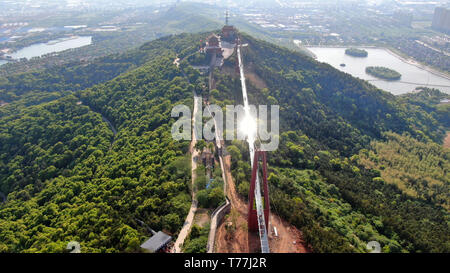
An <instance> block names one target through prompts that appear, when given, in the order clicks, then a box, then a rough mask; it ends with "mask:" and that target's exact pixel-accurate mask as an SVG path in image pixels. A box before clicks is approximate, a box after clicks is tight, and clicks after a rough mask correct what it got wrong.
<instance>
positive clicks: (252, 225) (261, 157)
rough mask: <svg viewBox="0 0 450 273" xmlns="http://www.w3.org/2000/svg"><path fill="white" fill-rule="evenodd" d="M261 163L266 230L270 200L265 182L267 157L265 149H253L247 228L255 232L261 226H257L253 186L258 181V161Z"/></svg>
mask: <svg viewBox="0 0 450 273" xmlns="http://www.w3.org/2000/svg"><path fill="white" fill-rule="evenodd" d="M260 161H261V163H262V181H263V193H262V195H263V200H262V201H263V202H262V203H263V211H264V220H265V221H264V222H265V229H266V232H268V228H269V214H270V201H269V186H268V184H267V158H266V152H265V151H259V150H255V156H254V160H253V169H252V180H251V182H250V190H249V192H248V230H249V231H253V232H257V231H259V229H260V228H261V227H259V224H258V223H259V222H261V221H258V213H257V205H258V204H257V202H256V200H255V188H256V183H259V179H258V173H259V170H260V169H259V165H260V164H259V162H260ZM260 220H262V219H260Z"/></svg>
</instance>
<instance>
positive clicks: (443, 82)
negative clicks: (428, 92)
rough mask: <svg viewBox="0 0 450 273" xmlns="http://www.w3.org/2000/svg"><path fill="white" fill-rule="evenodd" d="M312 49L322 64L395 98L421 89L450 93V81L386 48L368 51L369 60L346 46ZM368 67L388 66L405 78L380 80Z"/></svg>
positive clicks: (310, 48)
mask: <svg viewBox="0 0 450 273" xmlns="http://www.w3.org/2000/svg"><path fill="white" fill-rule="evenodd" d="M360 48H364V47H360ZM308 49H309V50H310V51H311V52H312V53H314V54H315V55H316V57H317V60H318V61H320V62H325V63H328V64H330V65H332V66H333V67H335V68H337V69H339V70H341V71H343V72H346V73H349V74H351V75H353V76H354V77H358V78H361V79H364V80H367V81H369V82H370V83H372V84H373V85H375V86H376V87H378V88H380V89H383V90H386V91H389V92H391V93H393V94H395V95H399V94H404V93H408V92H411V91H413V90H414V89H415V88H416V87H418V86H427V87H429V88H436V89H439V90H441V91H443V92H445V93H448V94H450V78H447V77H445V76H442V75H439V74H438V73H433V72H431V71H430V69H424V68H421V67H419V66H416V65H414V64H411V63H409V62H406V61H404V60H403V59H401V58H400V57H399V56H397V55H395V54H393V53H392V52H390V51H388V50H386V49H383V48H364V49H365V50H366V51H367V52H368V53H369V55H368V57H366V58H360V57H352V56H349V55H346V54H345V49H346V48H343V47H342V48H340V47H308ZM344 64H345V66H344ZM367 66H384V67H387V68H390V69H394V70H395V71H397V72H399V73H400V74H402V77H401V79H400V80H397V81H387V80H382V79H378V78H375V77H373V76H371V75H368V74H367V73H366V71H365V69H366V67H367Z"/></svg>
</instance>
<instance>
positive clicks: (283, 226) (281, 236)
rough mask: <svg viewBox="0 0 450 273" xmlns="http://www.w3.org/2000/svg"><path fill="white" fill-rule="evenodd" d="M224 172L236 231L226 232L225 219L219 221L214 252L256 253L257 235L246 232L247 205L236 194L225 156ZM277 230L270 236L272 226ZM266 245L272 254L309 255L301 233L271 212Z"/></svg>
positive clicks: (257, 249)
mask: <svg viewBox="0 0 450 273" xmlns="http://www.w3.org/2000/svg"><path fill="white" fill-rule="evenodd" d="M224 159H225V161H224V164H225V172H226V177H227V181H228V197H229V198H230V201H231V207H232V210H233V209H235V210H236V211H237V212H238V213H239V216H238V217H237V227H238V228H237V229H236V231H235V232H234V233H232V234H231V233H228V232H227V230H226V228H225V226H226V224H227V220H225V221H223V223H222V224H221V225H220V227H219V228H218V231H217V236H216V238H217V239H216V252H217V253H253V252H259V251H260V244H259V235H258V234H257V233H251V232H248V231H247V215H248V211H247V209H248V208H247V202H246V201H245V200H243V199H242V198H241V197H240V196H239V195H238V193H237V190H236V187H235V184H234V181H233V178H232V176H231V172H230V166H231V160H230V156H225V158H224ZM274 226H275V227H276V229H277V231H278V237H275V236H274V234H273V232H272V231H273V227H274ZM269 231H270V232H269V245H270V251H271V252H272V253H307V252H310V251H309V250H308V248H307V247H306V246H305V244H304V241H303V239H302V234H301V232H300V231H299V230H298V229H297V228H295V227H294V226H292V225H290V224H289V223H287V222H286V221H284V220H282V219H281V218H280V217H279V216H278V215H275V214H273V213H271V216H270V223H269Z"/></svg>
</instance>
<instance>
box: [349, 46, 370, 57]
mask: <svg viewBox="0 0 450 273" xmlns="http://www.w3.org/2000/svg"><path fill="white" fill-rule="evenodd" d="M345 54H347V55H350V56H353V57H367V56H368V55H369V54H368V53H367V51H366V50H364V49H358V48H354V47H351V48H347V49H346V50H345Z"/></svg>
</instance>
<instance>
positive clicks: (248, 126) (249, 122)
mask: <svg viewBox="0 0 450 273" xmlns="http://www.w3.org/2000/svg"><path fill="white" fill-rule="evenodd" d="M256 129H257V127H256V120H255V119H254V118H253V117H252V116H251V115H249V114H247V115H245V117H244V118H243V119H242V120H241V123H240V125H239V130H240V131H241V132H242V133H244V134H245V136H247V137H248V138H249V140H253V139H254V138H255V136H256Z"/></svg>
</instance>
